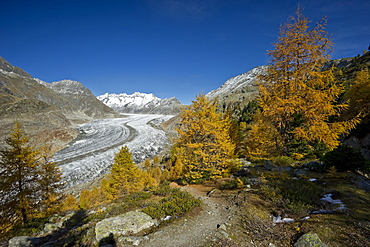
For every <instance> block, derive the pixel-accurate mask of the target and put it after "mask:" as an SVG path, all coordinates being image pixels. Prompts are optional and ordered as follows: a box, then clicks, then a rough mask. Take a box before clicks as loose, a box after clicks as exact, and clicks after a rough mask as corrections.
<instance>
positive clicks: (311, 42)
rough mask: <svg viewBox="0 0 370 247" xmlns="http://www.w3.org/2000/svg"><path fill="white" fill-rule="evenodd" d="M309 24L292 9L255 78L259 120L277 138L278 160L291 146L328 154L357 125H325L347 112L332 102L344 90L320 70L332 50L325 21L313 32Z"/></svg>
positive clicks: (340, 105)
mask: <svg viewBox="0 0 370 247" xmlns="http://www.w3.org/2000/svg"><path fill="white" fill-rule="evenodd" d="M309 23H310V21H309V20H308V18H307V17H305V16H303V14H302V11H301V9H300V8H298V9H297V11H296V17H293V16H292V17H290V18H289V20H288V22H287V23H286V24H284V25H282V26H281V28H280V33H279V37H278V41H277V43H275V44H274V46H275V49H274V50H271V51H268V55H269V57H270V58H271V60H270V61H269V68H268V70H267V73H266V74H264V75H261V77H260V81H261V83H260V84H259V98H258V103H259V106H260V107H261V109H262V112H261V113H262V115H263V118H262V119H265V120H266V121H270V123H271V124H272V126H273V127H274V128H275V129H276V130H277V132H278V133H279V135H280V138H279V140H281V141H282V145H281V147H280V152H281V154H287V153H290V152H291V151H292V150H290V148H291V147H292V144H293V143H295V144H296V143H301V144H303V145H305V146H306V149H307V148H308V149H311V150H312V149H314V146H315V145H317V144H321V145H325V146H326V147H327V148H329V149H333V148H334V147H336V146H337V145H338V144H339V141H338V138H339V135H341V134H343V133H346V132H347V131H348V130H349V129H351V128H353V127H354V126H355V124H356V123H357V120H356V119H355V120H352V121H343V122H334V121H331V118H332V117H335V116H338V115H339V114H340V113H341V112H342V111H343V110H344V109H345V108H346V107H347V104H345V103H338V102H337V101H336V100H337V99H338V97H339V95H340V94H341V93H342V92H343V90H344V88H343V86H341V85H339V84H338V83H337V81H336V79H335V77H334V75H333V69H332V68H329V69H328V70H325V71H323V70H322V68H323V65H324V63H325V61H327V59H328V58H329V52H330V51H331V46H332V42H331V41H330V39H329V37H328V33H327V31H326V30H325V26H326V24H327V21H326V19H325V18H323V19H322V20H321V21H320V22H318V23H316V25H315V26H314V27H313V28H310V26H309ZM273 141H274V140H271V142H273ZM277 145H278V144H277Z"/></svg>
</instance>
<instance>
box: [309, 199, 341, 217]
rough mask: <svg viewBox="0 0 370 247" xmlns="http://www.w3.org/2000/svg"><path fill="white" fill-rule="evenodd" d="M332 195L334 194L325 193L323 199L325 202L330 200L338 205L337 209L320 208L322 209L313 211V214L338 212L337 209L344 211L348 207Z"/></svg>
mask: <svg viewBox="0 0 370 247" xmlns="http://www.w3.org/2000/svg"><path fill="white" fill-rule="evenodd" d="M332 195H333V194H326V195H324V197H323V198H321V200H322V201H325V202H328V203H331V204H333V205H337V207H336V208H335V209H333V210H324V209H320V210H317V211H314V212H312V214H328V213H333V212H336V211H343V210H346V209H347V208H346V204H344V203H343V202H342V201H341V200H339V199H333V198H332Z"/></svg>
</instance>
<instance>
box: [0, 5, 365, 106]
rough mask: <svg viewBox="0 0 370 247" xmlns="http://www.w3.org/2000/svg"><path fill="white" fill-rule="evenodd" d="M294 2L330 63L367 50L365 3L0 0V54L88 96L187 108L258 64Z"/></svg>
mask: <svg viewBox="0 0 370 247" xmlns="http://www.w3.org/2000/svg"><path fill="white" fill-rule="evenodd" d="M298 2H300V4H301V7H302V8H303V9H304V11H303V14H304V15H305V16H307V17H308V18H309V19H310V20H312V21H313V23H312V24H314V23H315V22H317V21H319V20H320V19H321V18H322V17H323V16H325V15H326V16H327V19H328V26H327V30H328V31H329V33H330V34H332V36H331V37H332V41H333V42H334V51H333V52H332V54H331V56H332V58H341V57H351V56H356V55H357V54H362V52H363V50H365V49H367V48H368V46H369V43H370V14H369V13H370V0H352V1H351V0H346V1H344V0H343V1H341V0H338V1H336V0H327V1H322V0H309V1H308V0H301V1H291V0H286V1H267V0H256V1H254V0H101V1H98V0H89V1H88V0H44V1H41V0H0V34H1V36H0V56H1V57H3V58H5V59H6V60H8V61H9V62H10V63H11V64H12V65H14V66H18V67H21V68H22V69H24V70H25V71H27V72H28V73H30V74H31V75H32V76H34V77H36V78H40V79H41V80H44V81H46V82H53V81H58V80H62V79H72V80H77V81H79V82H81V83H82V84H84V85H85V86H86V87H87V88H89V89H90V90H91V91H92V92H93V93H94V94H95V95H96V96H98V95H101V94H103V93H106V92H108V93H129V94H131V93H133V92H136V91H138V92H144V93H154V94H155V95H156V96H157V97H160V98H168V97H173V96H175V97H177V98H178V99H179V100H180V101H181V102H182V103H185V104H189V103H191V100H193V99H194V98H195V96H196V95H197V94H199V93H208V92H209V91H211V90H214V89H216V88H218V87H219V86H221V85H222V84H223V83H224V82H225V81H226V80H227V79H229V78H231V77H233V76H236V75H238V74H241V73H244V72H247V71H249V70H250V69H252V68H254V67H256V66H259V65H264V64H267V61H268V57H267V56H266V51H267V50H269V49H272V48H273V46H272V43H273V42H275V41H276V40H277V37H278V32H279V27H280V25H281V24H283V23H285V22H286V21H287V19H288V17H289V16H291V15H294V12H295V10H296V9H297V4H298Z"/></svg>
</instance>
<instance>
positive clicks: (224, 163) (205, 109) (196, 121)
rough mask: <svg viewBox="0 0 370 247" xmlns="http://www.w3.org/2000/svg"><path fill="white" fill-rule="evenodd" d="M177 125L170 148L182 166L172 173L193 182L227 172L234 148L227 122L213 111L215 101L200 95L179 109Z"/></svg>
mask: <svg viewBox="0 0 370 247" xmlns="http://www.w3.org/2000/svg"><path fill="white" fill-rule="evenodd" d="M180 116H181V122H180V125H179V128H178V129H177V132H178V134H179V137H178V139H177V140H176V143H175V145H174V155H175V156H176V159H178V161H179V163H178V164H182V165H183V167H180V166H177V167H176V168H174V169H177V171H173V175H172V176H176V175H175V173H179V174H180V173H182V172H184V177H185V178H186V179H188V180H189V181H192V182H195V181H199V180H200V179H202V178H209V179H215V178H220V177H222V176H223V175H224V174H226V173H227V172H228V170H229V169H228V166H229V163H228V160H229V159H230V158H232V157H233V154H234V149H235V145H234V144H233V143H232V141H231V140H230V136H229V128H230V120H229V118H228V117H226V116H223V115H222V114H220V113H218V112H217V106H216V103H215V102H212V101H210V100H208V99H207V98H206V96H204V95H201V96H198V97H197V98H196V100H195V101H193V103H192V104H191V105H190V106H187V107H185V108H183V109H182V111H181V113H180Z"/></svg>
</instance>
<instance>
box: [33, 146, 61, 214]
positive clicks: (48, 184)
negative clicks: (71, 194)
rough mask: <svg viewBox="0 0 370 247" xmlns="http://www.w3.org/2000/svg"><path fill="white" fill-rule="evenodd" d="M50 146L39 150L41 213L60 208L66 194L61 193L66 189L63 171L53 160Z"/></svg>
mask: <svg viewBox="0 0 370 247" xmlns="http://www.w3.org/2000/svg"><path fill="white" fill-rule="evenodd" d="M51 158H52V155H51V152H50V148H48V147H46V146H44V147H42V148H41V149H40V150H39V184H38V193H39V194H40V196H39V199H40V209H41V214H40V213H39V214H40V215H51V214H53V213H55V212H56V211H57V210H58V207H59V206H60V203H61V201H62V200H64V196H63V195H62V194H61V193H60V192H61V191H62V190H63V189H64V185H65V184H64V182H62V171H61V170H60V169H59V168H58V167H57V166H56V164H55V163H54V162H52V161H51Z"/></svg>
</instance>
